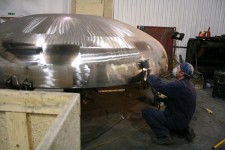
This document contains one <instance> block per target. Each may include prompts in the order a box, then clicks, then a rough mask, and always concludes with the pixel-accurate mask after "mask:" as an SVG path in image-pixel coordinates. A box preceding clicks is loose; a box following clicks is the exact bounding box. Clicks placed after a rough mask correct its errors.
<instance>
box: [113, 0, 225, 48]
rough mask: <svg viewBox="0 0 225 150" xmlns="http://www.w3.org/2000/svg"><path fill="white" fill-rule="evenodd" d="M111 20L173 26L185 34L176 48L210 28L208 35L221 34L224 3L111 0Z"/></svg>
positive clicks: (224, 30)
mask: <svg viewBox="0 0 225 150" xmlns="http://www.w3.org/2000/svg"><path fill="white" fill-rule="evenodd" d="M114 19H117V20H120V21H122V22H125V23H128V24H130V25H133V26H137V25H145V26H165V27H176V29H177V31H178V32H181V33H185V37H184V39H183V40H182V41H177V42H176V45H178V46H186V45H187V42H188V39H189V38H190V37H191V38H193V37H195V36H197V35H198V33H199V31H206V30H208V27H211V35H212V36H215V35H222V34H225V0H114Z"/></svg>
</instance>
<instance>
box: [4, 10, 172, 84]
mask: <svg viewBox="0 0 225 150" xmlns="http://www.w3.org/2000/svg"><path fill="white" fill-rule="evenodd" d="M142 62H145V63H146V62H147V64H148V67H150V68H151V70H152V71H153V72H154V73H155V74H160V73H164V72H166V71H167V68H168V64H167V55H166V52H165V50H164V48H163V47H162V45H161V44H160V43H159V42H158V41H157V40H155V39H154V38H153V37H151V36H149V35H148V34H146V33H144V32H142V31H140V30H139V29H136V28H134V27H132V26H130V25H128V24H125V23H122V22H119V21H116V20H114V19H110V18H104V17H98V16H91V15H77V14H76V15H72V14H39V15H31V16H25V17H21V18H18V19H14V20H12V21H8V22H5V23H2V24H0V78H1V80H3V79H4V78H6V77H7V76H16V77H17V79H18V82H20V81H22V80H23V78H25V77H28V78H29V79H30V80H32V81H33V86H34V87H44V88H71V87H72V88H93V87H108V86H115V85H124V84H128V83H130V82H131V81H138V80H139V79H138V80H134V79H137V78H136V77H137V76H138V75H139V74H140V73H141V72H142V68H141V67H140V63H142Z"/></svg>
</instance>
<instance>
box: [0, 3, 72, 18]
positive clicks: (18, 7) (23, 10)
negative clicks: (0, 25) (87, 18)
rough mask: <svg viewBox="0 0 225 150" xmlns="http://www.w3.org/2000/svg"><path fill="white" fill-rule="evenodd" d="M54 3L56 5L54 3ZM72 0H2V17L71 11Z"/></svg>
mask: <svg viewBox="0 0 225 150" xmlns="http://www.w3.org/2000/svg"><path fill="white" fill-rule="evenodd" d="M53 4H54V7H52V5H53ZM70 12H71V0H38V1H30V0H16V1H15V0H1V1H0V17H22V16H27V15H32V14H43V13H70Z"/></svg>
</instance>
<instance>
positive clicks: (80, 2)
mask: <svg viewBox="0 0 225 150" xmlns="http://www.w3.org/2000/svg"><path fill="white" fill-rule="evenodd" d="M103 10H104V1H102V0H76V14H88V15H96V16H103Z"/></svg>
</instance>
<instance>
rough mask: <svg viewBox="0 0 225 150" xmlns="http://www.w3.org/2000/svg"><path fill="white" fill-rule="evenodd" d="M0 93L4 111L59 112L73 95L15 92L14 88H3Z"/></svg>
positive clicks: (0, 107) (1, 107) (0, 103)
mask: <svg viewBox="0 0 225 150" xmlns="http://www.w3.org/2000/svg"><path fill="white" fill-rule="evenodd" d="M0 95H1V99H0V110H2V111H13V112H26V113H40V114H59V113H60V112H61V111H62V109H63V107H64V105H65V103H66V102H68V101H69V97H70V96H71V95H69V94H66V93H64V94H61V93H57V92H51V93H47V92H33V91H20V92H13V90H1V91H0Z"/></svg>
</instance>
